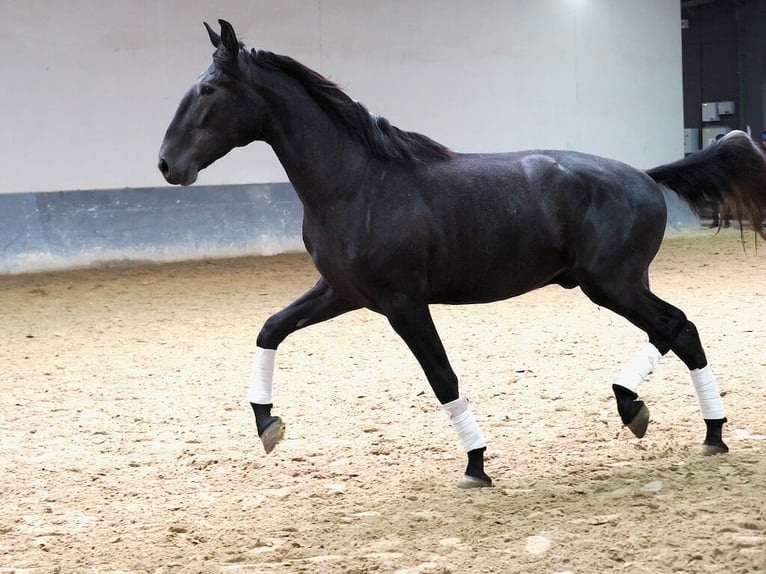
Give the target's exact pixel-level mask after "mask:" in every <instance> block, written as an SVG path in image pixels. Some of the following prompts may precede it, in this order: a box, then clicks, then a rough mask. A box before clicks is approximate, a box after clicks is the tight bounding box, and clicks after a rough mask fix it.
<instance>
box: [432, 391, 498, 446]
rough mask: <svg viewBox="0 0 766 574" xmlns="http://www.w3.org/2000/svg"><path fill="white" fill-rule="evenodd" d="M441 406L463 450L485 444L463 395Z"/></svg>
mask: <svg viewBox="0 0 766 574" xmlns="http://www.w3.org/2000/svg"><path fill="white" fill-rule="evenodd" d="M442 406H443V407H444V410H445V411H447V414H448V415H449V421H450V423H452V428H454V429H455V430H456V431H457V436H458V438H459V439H460V444H461V445H462V447H463V450H464V451H465V452H468V451H471V450H474V449H477V448H483V447H485V446H487V441H486V440H485V439H484V435H483V434H482V432H481V429H480V428H479V425H477V424H476V419H475V418H474V417H473V413H472V412H471V409H470V407H469V406H468V400H467V399H466V398H465V397H460V398H459V399H457V400H454V401H452V402H450V403H446V404H444V405H442Z"/></svg>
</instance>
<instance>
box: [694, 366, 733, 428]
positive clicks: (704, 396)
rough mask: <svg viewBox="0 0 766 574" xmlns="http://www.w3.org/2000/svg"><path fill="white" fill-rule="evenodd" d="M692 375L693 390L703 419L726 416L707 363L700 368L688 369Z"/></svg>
mask: <svg viewBox="0 0 766 574" xmlns="http://www.w3.org/2000/svg"><path fill="white" fill-rule="evenodd" d="M689 374H690V375H691V377H692V384H693V385H694V390H695V391H696V392H697V400H698V401H699V405H700V412H701V413H702V418H703V419H723V418H726V411H725V410H724V408H723V401H722V400H721V394H720V393H719V392H718V385H716V382H715V377H714V376H713V371H711V370H710V366H709V365H705V366H704V367H702V368H701V369H694V370H693V371H689Z"/></svg>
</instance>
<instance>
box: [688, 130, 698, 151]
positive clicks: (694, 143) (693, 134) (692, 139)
mask: <svg viewBox="0 0 766 574" xmlns="http://www.w3.org/2000/svg"><path fill="white" fill-rule="evenodd" d="M699 149H700V131H699V130H698V129H697V128H686V129H684V153H694V152H695V151H699Z"/></svg>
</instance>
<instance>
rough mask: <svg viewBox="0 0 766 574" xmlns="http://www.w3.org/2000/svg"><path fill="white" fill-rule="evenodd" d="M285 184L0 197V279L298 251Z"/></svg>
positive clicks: (296, 219)
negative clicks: (117, 265) (98, 267)
mask: <svg viewBox="0 0 766 574" xmlns="http://www.w3.org/2000/svg"><path fill="white" fill-rule="evenodd" d="M302 214H303V210H302V206H301V204H300V202H299V201H298V198H297V196H296V195H295V193H294V191H293V189H292V187H291V186H290V184H288V183H276V184H256V185H234V186H195V187H190V188H171V187H163V188H140V189H119V190H92V191H67V192H45V193H24V194H11V195H0V274H9V273H11V274H15V273H25V272H32V271H44V270H54V269H64V268H72V267H84V266H93V265H99V264H106V263H110V264H111V263H120V262H128V261H179V260H186V259H201V258H215V257H233V256H240V255H270V254H274V253H282V252H286V251H297V250H301V249H303V243H302V241H301V218H302Z"/></svg>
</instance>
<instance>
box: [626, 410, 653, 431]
mask: <svg viewBox="0 0 766 574" xmlns="http://www.w3.org/2000/svg"><path fill="white" fill-rule="evenodd" d="M625 426H627V427H628V428H629V429H630V432H632V433H633V434H634V435H635V436H636V437H637V438H644V435H645V434H646V427H648V426H649V409H648V408H647V406H646V405H644V404H642V405H641V409H640V410H639V411H638V413H637V414H636V416H634V417H633V420H632V421H630V422H629V423H628V424H627V425H625Z"/></svg>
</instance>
